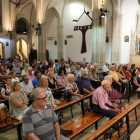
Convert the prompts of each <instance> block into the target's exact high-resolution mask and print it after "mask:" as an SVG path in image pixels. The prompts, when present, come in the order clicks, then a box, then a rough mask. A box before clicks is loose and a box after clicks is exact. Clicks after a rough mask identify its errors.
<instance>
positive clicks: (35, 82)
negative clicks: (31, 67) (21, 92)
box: [32, 70, 41, 88]
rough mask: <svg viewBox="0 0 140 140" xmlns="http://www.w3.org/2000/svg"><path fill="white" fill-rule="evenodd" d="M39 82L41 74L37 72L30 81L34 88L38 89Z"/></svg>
mask: <svg viewBox="0 0 140 140" xmlns="http://www.w3.org/2000/svg"><path fill="white" fill-rule="evenodd" d="M40 80H41V73H40V71H38V70H37V71H36V72H35V79H34V80H33V81H32V83H33V86H34V88H37V87H39V83H40Z"/></svg>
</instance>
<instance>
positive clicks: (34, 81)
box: [32, 78, 41, 87]
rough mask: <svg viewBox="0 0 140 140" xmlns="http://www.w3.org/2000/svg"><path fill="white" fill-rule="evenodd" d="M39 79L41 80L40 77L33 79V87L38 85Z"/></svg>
mask: <svg viewBox="0 0 140 140" xmlns="http://www.w3.org/2000/svg"><path fill="white" fill-rule="evenodd" d="M40 80H41V78H40V79H34V80H33V81H32V83H33V86H34V87H35V86H38V87H39V83H40Z"/></svg>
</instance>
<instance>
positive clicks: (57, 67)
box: [54, 63, 59, 72]
mask: <svg viewBox="0 0 140 140" xmlns="http://www.w3.org/2000/svg"><path fill="white" fill-rule="evenodd" d="M54 71H55V72H58V71H59V66H58V63H55V68H54Z"/></svg>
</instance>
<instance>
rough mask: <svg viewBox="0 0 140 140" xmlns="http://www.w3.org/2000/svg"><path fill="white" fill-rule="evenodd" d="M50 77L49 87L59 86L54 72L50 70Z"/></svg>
mask: <svg viewBox="0 0 140 140" xmlns="http://www.w3.org/2000/svg"><path fill="white" fill-rule="evenodd" d="M48 77H49V78H48V83H49V88H51V89H55V88H57V85H56V80H55V78H54V77H53V72H48Z"/></svg>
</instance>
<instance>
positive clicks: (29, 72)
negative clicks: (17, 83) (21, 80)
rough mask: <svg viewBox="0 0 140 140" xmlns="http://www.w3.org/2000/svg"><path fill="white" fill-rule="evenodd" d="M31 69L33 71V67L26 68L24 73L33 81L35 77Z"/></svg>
mask: <svg viewBox="0 0 140 140" xmlns="http://www.w3.org/2000/svg"><path fill="white" fill-rule="evenodd" d="M32 71H33V68H32V67H29V68H28V73H26V75H27V76H28V78H29V80H30V81H33V80H34V79H35V76H34V74H32Z"/></svg>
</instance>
